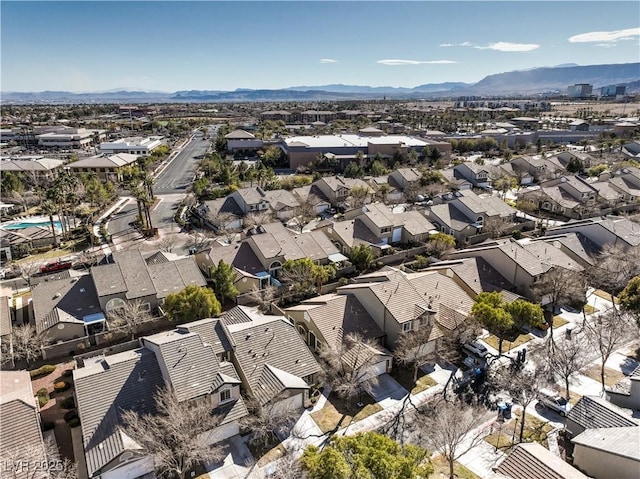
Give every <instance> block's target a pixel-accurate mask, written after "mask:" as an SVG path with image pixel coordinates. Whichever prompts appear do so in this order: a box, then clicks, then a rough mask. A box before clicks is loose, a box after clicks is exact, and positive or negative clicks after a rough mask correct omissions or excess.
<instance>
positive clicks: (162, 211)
mask: <svg viewBox="0 0 640 479" xmlns="http://www.w3.org/2000/svg"><path fill="white" fill-rule="evenodd" d="M209 145H210V141H209V140H206V139H205V138H204V135H203V133H202V132H200V131H197V132H195V133H194V136H193V138H192V139H191V140H190V141H189V142H188V143H187V144H186V145H185V146H184V147H183V148H182V149H181V150H180V151H179V152H178V153H177V155H175V157H174V158H173V159H172V160H171V161H170V162H169V163H168V164H167V165H165V166H164V167H162V169H161V170H160V171H159V172H158V174H157V176H156V178H155V181H154V183H153V192H154V195H155V196H156V198H157V200H156V202H155V204H154V205H153V207H152V208H151V220H152V222H153V226H154V227H156V228H158V230H159V235H160V238H162V237H163V236H167V235H172V236H175V238H176V243H177V251H176V252H177V253H180V254H184V253H185V251H186V250H185V248H184V243H185V242H186V240H187V235H186V234H185V233H184V232H181V229H180V227H179V226H178V225H176V223H175V222H174V215H175V213H176V212H177V211H178V205H179V204H180V202H181V201H182V200H183V198H184V197H185V196H186V194H187V188H188V187H189V186H190V185H191V183H192V182H193V177H194V176H195V171H196V168H197V163H198V161H199V160H200V159H201V158H202V157H203V156H204V155H205V154H206V153H207V150H208V149H209ZM137 215H138V208H137V206H136V202H135V200H133V199H131V200H130V201H129V202H128V203H126V204H125V206H124V207H123V208H122V209H120V210H119V211H118V212H117V213H116V214H114V215H113V216H112V217H111V220H110V221H109V224H108V226H107V229H108V231H109V234H110V235H111V238H112V239H113V243H114V246H115V249H122V248H129V247H131V246H136V247H139V248H142V249H154V248H157V247H158V246H159V245H158V243H159V241H160V240H159V239H156V240H144V239H143V238H142V235H141V234H140V233H139V232H138V231H137V230H135V229H134V228H133V226H132V225H133V222H134V221H135V219H136V216H137Z"/></svg>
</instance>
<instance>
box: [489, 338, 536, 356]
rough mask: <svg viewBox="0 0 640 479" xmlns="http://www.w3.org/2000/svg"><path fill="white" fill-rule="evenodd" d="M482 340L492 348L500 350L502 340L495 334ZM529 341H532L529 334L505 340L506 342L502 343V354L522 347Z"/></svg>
mask: <svg viewBox="0 0 640 479" xmlns="http://www.w3.org/2000/svg"><path fill="white" fill-rule="evenodd" d="M482 340H483V341H484V342H485V343H487V344H488V345H489V346H491V347H492V348H494V349H496V350H498V345H499V343H500V340H499V339H498V336H496V335H495V334H490V335H489V336H488V337H486V338H483V339H482ZM529 341H531V336H530V335H529V334H519V335H517V336H515V337H512V338H504V341H502V352H503V353H506V352H507V351H511V350H512V349H514V348H517V347H518V346H522V345H523V344H525V343H528V342H529Z"/></svg>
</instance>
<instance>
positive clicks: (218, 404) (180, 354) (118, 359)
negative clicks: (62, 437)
mask: <svg viewBox="0 0 640 479" xmlns="http://www.w3.org/2000/svg"><path fill="white" fill-rule="evenodd" d="M73 378H74V384H75V396H76V404H77V406H78V415H79V417H80V420H81V425H82V442H83V447H84V454H85V460H86V465H87V473H88V477H90V478H94V477H95V478H98V477H99V478H101V479H111V478H114V479H120V478H124V477H140V476H143V475H145V474H150V473H152V472H153V470H154V462H153V458H152V457H149V456H146V455H144V454H141V451H140V446H138V445H137V444H136V442H135V440H134V439H133V438H131V437H130V436H128V435H127V433H126V428H125V427H124V426H125V425H124V423H123V421H122V414H123V412H124V411H134V412H137V413H138V414H155V413H157V410H156V404H155V400H154V395H155V394H156V393H157V392H158V391H159V390H160V389H161V388H163V387H166V388H167V389H168V390H169V391H170V393H172V394H175V396H176V399H177V400H178V401H179V402H181V403H189V402H197V401H203V400H206V401H208V402H209V403H210V404H211V406H212V414H215V415H217V416H218V418H219V420H218V424H217V426H216V427H214V428H213V429H211V430H209V431H206V432H205V433H204V434H203V437H202V439H203V441H205V442H206V443H207V444H214V443H217V442H220V441H223V440H225V439H228V438H230V437H231V436H234V435H237V434H238V433H239V424H238V420H239V419H241V418H242V417H244V416H246V415H247V414H248V412H247V409H246V407H245V404H244V401H243V398H242V397H241V395H240V384H241V381H240V378H239V377H238V374H237V372H236V370H235V368H234V366H233V364H232V363H230V362H228V361H224V362H220V361H218V359H217V357H216V354H215V352H214V348H213V346H212V344H210V343H208V342H206V341H205V340H204V339H203V337H201V336H200V335H199V334H197V333H195V332H189V331H188V330H187V329H185V328H179V329H177V330H173V331H168V332H164V333H158V334H155V335H152V336H147V337H144V338H141V339H140V347H138V348H136V349H132V350H129V351H125V352H120V353H117V354H113V355H108V356H96V357H93V358H90V359H86V360H84V361H83V362H81V364H79V367H78V368H77V369H75V370H74V372H73Z"/></svg>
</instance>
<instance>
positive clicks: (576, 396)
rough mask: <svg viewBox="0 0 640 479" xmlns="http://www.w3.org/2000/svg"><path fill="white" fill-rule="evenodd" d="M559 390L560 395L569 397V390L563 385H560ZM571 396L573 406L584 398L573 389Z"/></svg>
mask: <svg viewBox="0 0 640 479" xmlns="http://www.w3.org/2000/svg"><path fill="white" fill-rule="evenodd" d="M558 392H559V393H560V396H562V397H563V398H566V397H567V390H566V389H565V388H563V387H558ZM569 394H570V395H571V396H570V397H569V404H571V405H572V406H575V404H576V403H577V402H578V401H580V398H582V396H581V395H580V394H578V393H577V392H574V391H571V392H570V393H569Z"/></svg>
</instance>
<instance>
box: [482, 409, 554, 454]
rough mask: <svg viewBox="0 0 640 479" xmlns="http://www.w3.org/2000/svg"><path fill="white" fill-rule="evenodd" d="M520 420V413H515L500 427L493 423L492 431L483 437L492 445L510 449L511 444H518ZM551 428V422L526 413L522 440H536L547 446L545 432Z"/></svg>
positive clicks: (547, 432)
mask: <svg viewBox="0 0 640 479" xmlns="http://www.w3.org/2000/svg"><path fill="white" fill-rule="evenodd" d="M520 421H522V414H516V415H515V417H514V418H512V419H510V420H509V422H506V423H504V424H502V426H501V427H496V426H497V425H498V424H499V423H498V424H496V425H494V428H493V429H494V432H492V433H491V434H489V435H488V436H487V437H485V438H484V440H485V441H486V442H488V443H489V444H491V445H492V446H493V447H497V448H498V449H502V450H508V451H510V450H511V448H512V447H513V446H515V445H516V444H518V439H519V438H520V424H521V422H520ZM551 430H553V426H552V425H551V424H549V423H546V422H544V421H541V420H540V419H538V418H536V417H534V416H532V415H530V414H527V416H526V422H525V426H524V434H523V435H522V442H537V443H540V444H541V445H543V446H544V447H548V443H547V434H549V432H551Z"/></svg>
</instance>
